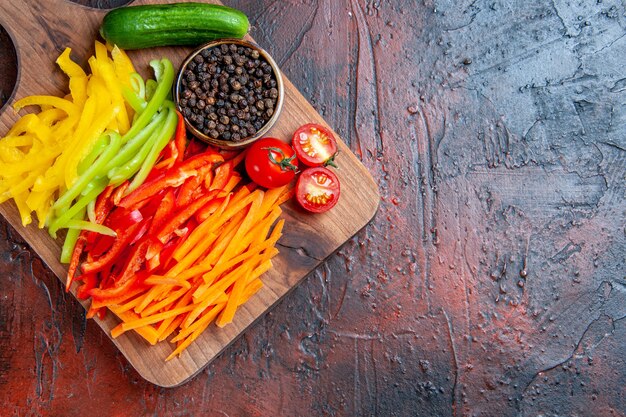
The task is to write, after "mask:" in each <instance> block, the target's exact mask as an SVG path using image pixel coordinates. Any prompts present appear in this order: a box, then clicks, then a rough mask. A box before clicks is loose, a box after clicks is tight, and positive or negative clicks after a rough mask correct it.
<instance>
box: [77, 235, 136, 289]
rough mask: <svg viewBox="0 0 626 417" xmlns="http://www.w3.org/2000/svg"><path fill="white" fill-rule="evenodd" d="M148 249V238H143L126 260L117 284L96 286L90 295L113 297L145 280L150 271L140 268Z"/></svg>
mask: <svg viewBox="0 0 626 417" xmlns="http://www.w3.org/2000/svg"><path fill="white" fill-rule="evenodd" d="M147 249H148V241H147V240H143V241H141V242H139V243H138V244H137V245H135V247H134V248H133V249H132V251H131V253H130V254H129V257H128V259H127V260H126V262H125V265H124V268H123V269H122V272H121V274H120V277H119V279H118V280H117V281H116V282H115V284H114V285H113V286H111V287H108V288H94V289H92V290H90V291H89V295H91V296H92V297H93V298H94V299H99V300H105V299H112V298H115V297H119V296H120V295H122V294H124V293H126V291H128V290H129V289H131V288H132V287H133V285H135V284H140V283H141V282H143V281H144V280H145V278H146V277H147V276H148V272H147V271H145V270H144V271H139V270H140V269H141V266H142V265H143V263H144V262H145V258H146V250H147Z"/></svg>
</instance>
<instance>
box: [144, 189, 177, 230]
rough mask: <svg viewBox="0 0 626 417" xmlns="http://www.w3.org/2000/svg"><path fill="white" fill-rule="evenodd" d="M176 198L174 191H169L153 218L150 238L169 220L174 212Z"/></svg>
mask: <svg viewBox="0 0 626 417" xmlns="http://www.w3.org/2000/svg"><path fill="white" fill-rule="evenodd" d="M175 200H176V197H175V196H174V191H173V190H172V189H168V190H167V192H166V193H165V195H164V196H163V198H162V199H161V202H160V204H159V207H158V208H157V210H156V212H155V213H154V217H153V218H152V222H151V224H150V229H149V230H148V234H149V235H150V236H152V235H154V234H155V233H156V232H157V230H159V229H160V228H161V227H163V224H165V222H166V221H167V218H168V217H169V216H170V215H171V214H172V212H173V211H174V206H175Z"/></svg>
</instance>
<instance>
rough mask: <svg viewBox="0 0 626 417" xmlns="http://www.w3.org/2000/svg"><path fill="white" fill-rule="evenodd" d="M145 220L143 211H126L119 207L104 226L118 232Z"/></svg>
mask: <svg viewBox="0 0 626 417" xmlns="http://www.w3.org/2000/svg"><path fill="white" fill-rule="evenodd" d="M143 219H144V216H143V213H142V212H141V210H124V209H121V208H119V207H118V208H116V209H115V210H113V211H112V212H111V214H110V215H109V217H107V218H106V220H105V221H104V224H105V226H108V227H110V228H111V229H113V230H115V231H116V232H117V231H118V230H123V229H127V228H128V227H130V226H132V225H133V224H136V223H139V222H140V221H142V220H143Z"/></svg>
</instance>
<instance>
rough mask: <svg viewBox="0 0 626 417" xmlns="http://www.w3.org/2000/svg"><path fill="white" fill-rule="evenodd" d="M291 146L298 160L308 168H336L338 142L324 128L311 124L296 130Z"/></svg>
mask: <svg viewBox="0 0 626 417" xmlns="http://www.w3.org/2000/svg"><path fill="white" fill-rule="evenodd" d="M291 145H292V146H293V149H294V150H295V151H296V156H297V157H298V159H299V160H300V161H301V162H302V163H303V164H304V165H307V166H310V167H317V166H322V165H332V166H336V165H335V163H334V159H335V156H336V155H337V140H336V139H335V137H334V136H333V134H332V133H330V131H329V130H328V129H326V128H325V127H324V126H321V125H318V124H313V123H309V124H306V125H304V126H301V127H300V128H298V130H296V133H294V134H293V138H292V139H291Z"/></svg>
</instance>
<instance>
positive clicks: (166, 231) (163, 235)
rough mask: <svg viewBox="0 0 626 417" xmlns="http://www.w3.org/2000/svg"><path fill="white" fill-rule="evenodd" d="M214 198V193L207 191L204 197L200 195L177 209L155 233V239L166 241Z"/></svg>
mask: <svg viewBox="0 0 626 417" xmlns="http://www.w3.org/2000/svg"><path fill="white" fill-rule="evenodd" d="M214 198H215V195H214V193H209V194H207V195H206V196H204V197H201V198H199V199H197V200H196V201H194V202H193V203H191V204H189V205H187V206H186V207H184V208H182V209H181V210H179V211H178V212H177V213H176V214H175V215H174V216H173V217H172V218H170V220H169V221H168V222H167V223H166V224H165V225H164V226H163V227H162V228H161V230H159V232H158V233H157V236H156V237H157V239H158V240H160V241H161V243H163V244H165V243H167V242H168V241H169V240H170V238H171V237H172V235H173V234H174V232H176V230H177V229H178V228H179V227H181V226H182V225H183V224H184V223H185V222H186V221H187V220H189V219H190V218H191V216H193V215H194V214H196V212H197V211H198V210H200V208H202V207H204V205H205V204H207V203H208V202H209V201H211V200H212V199H214Z"/></svg>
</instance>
